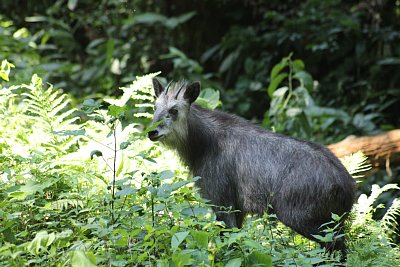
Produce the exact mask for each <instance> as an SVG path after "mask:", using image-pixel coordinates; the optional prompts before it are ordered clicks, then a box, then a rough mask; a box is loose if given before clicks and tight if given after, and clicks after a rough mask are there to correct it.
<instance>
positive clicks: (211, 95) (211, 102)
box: [196, 88, 221, 109]
mask: <svg viewBox="0 0 400 267" xmlns="http://www.w3.org/2000/svg"><path fill="white" fill-rule="evenodd" d="M219 98H220V95H219V91H217V90H214V89H211V88H205V89H203V90H201V92H200V95H199V97H198V98H197V99H196V104H198V105H199V106H201V107H203V108H206V109H215V108H216V107H218V105H219V104H220V103H221V102H220V100H219Z"/></svg>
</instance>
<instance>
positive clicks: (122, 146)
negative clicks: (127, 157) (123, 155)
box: [119, 141, 131, 150]
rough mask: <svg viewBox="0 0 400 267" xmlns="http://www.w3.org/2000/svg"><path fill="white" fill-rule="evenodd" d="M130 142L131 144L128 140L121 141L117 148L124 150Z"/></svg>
mask: <svg viewBox="0 0 400 267" xmlns="http://www.w3.org/2000/svg"><path fill="white" fill-rule="evenodd" d="M130 144H131V142H128V141H125V142H122V143H121V144H120V145H119V148H120V149H122V150H124V149H125V148H127V147H128V146H129V145H130Z"/></svg>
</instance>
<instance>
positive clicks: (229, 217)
mask: <svg viewBox="0 0 400 267" xmlns="http://www.w3.org/2000/svg"><path fill="white" fill-rule="evenodd" d="M215 214H216V215H217V220H218V221H223V222H224V223H225V224H226V226H227V227H228V228H235V227H237V228H240V227H241V225H238V221H237V217H236V214H235V212H227V211H221V210H220V209H215Z"/></svg>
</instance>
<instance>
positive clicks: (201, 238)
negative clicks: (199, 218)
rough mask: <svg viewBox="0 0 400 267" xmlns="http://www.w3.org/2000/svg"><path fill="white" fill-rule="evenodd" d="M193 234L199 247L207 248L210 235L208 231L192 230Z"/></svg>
mask: <svg viewBox="0 0 400 267" xmlns="http://www.w3.org/2000/svg"><path fill="white" fill-rule="evenodd" d="M191 235H192V237H193V239H194V241H195V242H196V245H197V247H199V248H203V249H207V247H208V236H209V235H210V234H209V233H208V232H206V231H192V232H191Z"/></svg>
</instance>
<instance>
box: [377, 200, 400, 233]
mask: <svg viewBox="0 0 400 267" xmlns="http://www.w3.org/2000/svg"><path fill="white" fill-rule="evenodd" d="M396 217H397V218H399V217H400V199H399V198H396V199H394V200H393V202H392V205H391V206H390V207H389V209H388V210H387V211H386V213H385V215H384V216H383V218H382V220H381V226H382V227H383V228H384V230H385V232H386V233H387V235H388V236H389V235H390V234H391V233H395V232H396V231H397V230H398V229H397V226H398V224H399V223H398V221H397V219H396Z"/></svg>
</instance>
